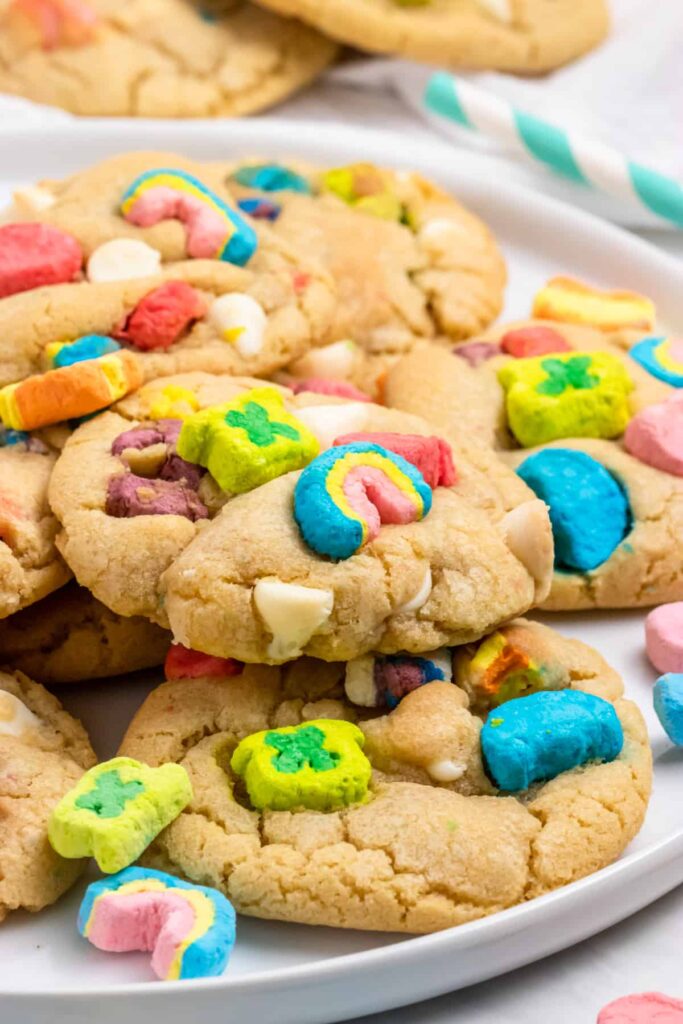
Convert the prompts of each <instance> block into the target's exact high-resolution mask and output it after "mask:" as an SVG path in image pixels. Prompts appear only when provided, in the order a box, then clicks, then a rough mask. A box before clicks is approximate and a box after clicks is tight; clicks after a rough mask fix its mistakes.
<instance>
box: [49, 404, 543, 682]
mask: <svg viewBox="0 0 683 1024" xmlns="http://www.w3.org/2000/svg"><path fill="white" fill-rule="evenodd" d="M247 397H249V396H245V398H247ZM256 398H257V396H256V393H255V392H252V396H251V397H250V398H249V401H250V402H256ZM289 402H290V403H291V404H290V409H291V413H292V415H293V418H294V424H292V423H291V422H290V421H288V420H287V418H286V417H285V416H283V414H282V413H278V414H277V416H267V415H265V413H267V409H266V410H265V412H259V413H258V414H257V411H256V410H254V409H251V410H250V412H249V417H248V418H246V417H245V414H244V412H243V411H242V409H241V408H235V407H234V405H233V406H231V407H229V408H227V409H226V410H224V412H223V422H222V423H221V421H220V419H219V418H218V417H217V416H216V415H215V414H213V413H212V414H211V416H212V421H211V423H210V424H209V423H207V414H206V413H197V414H195V415H194V416H189V417H187V418H186V419H185V420H184V422H183V425H182V428H181V430H180V434H179V436H178V441H177V451H178V453H179V454H180V455H181V457H183V458H189V459H190V460H191V459H193V458H197V454H196V453H197V450H198V442H199V441H200V440H202V439H204V438H205V437H206V434H205V431H206V430H207V427H209V428H210V429H211V430H212V435H213V436H212V437H210V438H209V439H210V441H211V444H212V449H213V451H214V452H215V453H216V457H217V459H218V461H220V452H221V450H222V449H224V448H226V446H227V445H228V444H229V443H230V444H236V443H237V441H239V442H240V444H241V445H242V452H243V458H244V460H245V461H246V459H247V458H248V460H249V463H248V464H249V465H251V466H252V472H250V476H252V473H253V476H252V480H253V482H252V483H251V485H249V482H247V483H246V484H244V483H243V482H241V481H236V482H235V483H234V484H232V485H231V490H232V492H233V494H235V496H234V497H232V498H231V500H230V501H228V502H227V503H223V507H222V509H221V511H220V513H219V514H218V515H217V516H215V517H213V518H212V522H211V523H209V524H204V525H202V526H200V528H199V529H196V528H194V530H191V529H190V526H189V524H188V529H187V530H186V533H187V534H188V535H189V533H190V532H194V534H195V539H194V540H193V542H192V543H191V544H189V546H188V545H185V546H184V547H185V550H184V551H183V553H182V555H180V557H177V558H176V559H175V561H172V562H171V564H170V567H169V570H168V572H167V573H165V575H164V577H163V580H162V581H161V588H160V595H159V596H158V598H157V601H158V606H157V608H156V610H155V611H153V612H151V614H152V615H153V617H160V616H161V615H162V614H163V615H164V616H165V617H167V619H166V621H168V622H170V623H171V627H172V630H173V632H174V635H175V637H176V640H178V641H179V642H181V643H183V644H185V645H186V646H188V647H191V648H193V649H197V650H202V651H204V652H205V653H208V654H212V655H215V656H218V657H236V658H239V659H242V660H246V661H256V662H267V663H273V662H281V661H285V660H289V659H291V658H293V657H296V656H297V655H298V654H301V653H310V654H315V656H317V657H322V658H324V659H325V660H328V659H329V660H336V659H339V658H351V657H355V656H357V655H359V654H362V653H365V652H366V651H368V650H371V649H373V648H376V649H378V650H382V651H386V652H387V653H391V652H393V651H396V650H401V649H404V648H408V649H411V650H414V651H420V650H423V649H425V648H428V649H429V648H432V647H434V646H435V645H438V644H439V643H445V642H451V643H454V642H456V640H460V641H464V640H468V639H472V638H475V637H476V636H478V635H481V634H482V633H483V632H486V631H487V629H490V628H492V627H493V625H495V624H497V623H498V622H501V621H503V620H505V619H507V618H509V617H510V616H511V615H515V614H517V613H518V612H520V611H522V610H523V609H524V608H528V607H530V606H531V605H532V604H533V603H534V602H535V601H537V600H540V599H542V595H543V594H544V592H545V589H546V587H547V585H548V569H549V566H550V563H551V561H552V542H551V538H550V533H549V530H548V521H547V517H546V511H545V509H544V507H543V505H542V504H540V503H539V502H537V501H534V500H533V499H532V498H531V492H530V491H528V490H527V489H526V487H525V486H523V487H522V488H520V486H519V485H520V483H521V481H519V480H518V479H515V476H514V475H513V474H511V473H509V472H507V471H506V470H503V472H502V473H501V469H502V467H501V465H500V463H499V462H497V460H496V458H495V456H494V455H493V454H492V453H490V452H487V450H486V449H485V448H482V447H481V446H479V445H477V444H476V443H472V442H470V441H469V440H468V439H466V438H463V437H461V436H457V437H449V438H448V439H445V438H444V437H441V438H439V437H436V436H434V435H433V434H431V433H430V431H429V427H428V426H427V424H426V423H425V422H424V421H422V420H420V419H418V418H416V417H409V416H406V415H405V414H403V413H397V412H396V411H392V410H387V409H385V408H383V407H380V406H376V405H373V404H372V403H367V402H363V403H361V402H345V401H343V400H338V399H334V398H332V397H329V396H324V395H319V394H310V393H309V394H300V395H298V396H296V399H293V400H292V399H290V400H289ZM304 403H305V404H304ZM257 404H260V403H257ZM236 413H237V415H235V414H236ZM352 422H353V426H354V428H355V429H353V430H349V429H348V428H349V427H350V426H351V424H352ZM305 427H307V428H308V429H310V430H311V431H312V433H313V434H314V435H315V437H316V439H317V441H318V445H319V454H316V455H315V456H312V455H310V454H308V455H307V454H306V453H305V452H304V451H303V446H304V445H305V444H306V443H307V442H306V432H305V430H304V428H305ZM227 428H232V430H230V429H227ZM92 429H94V428H92ZM292 429H293V430H294V431H295V432H296V433H298V435H299V436H298V438H296V439H295V438H294V437H291V439H288V438H287V435H288V434H290V433H291V431H292ZM235 430H237V438H236V439H235V440H234V441H232V440H231V438H232V436H233V434H234V432H235ZM243 432H246V434H247V435H248V439H249V445H247V446H246V447H245V446H244V443H243V442H244V441H245V436H244V433H243ZM287 441H288V442H289V448H290V450H291V453H292V456H293V457H294V456H295V457H297V458H298V459H299V464H298V466H297V465H295V464H294V463H293V462H292V461H290V462H289V464H288V465H286V466H283V468H282V469H281V470H280V474H282V475H278V473H277V464H276V463H277V460H276V455H277V452H278V451H279V450H280V449H281V448H282V447H283V446H284V449H285V450H286V449H287V443H286V442H287ZM226 450H227V449H226ZM74 451H75V449H74ZM269 452H272V453H273V455H272V458H271V457H270V456H269V454H268V453H269ZM207 462H210V459H206V460H205V462H204V464H206V463H207ZM264 462H265V467H264V466H263V464H264ZM227 465H228V467H230V466H231V463H230V461H228V463H227ZM237 465H238V466H239V468H240V472H241V474H242V476H244V466H245V462H240V463H237ZM262 467H263V469H265V472H262ZM209 469H210V473H211V474H213V472H214V470H211V466H210V465H209ZM288 470H290V471H288ZM216 471H218V470H216ZM257 473H258V474H260V475H256V474H257ZM57 479H59V477H58V478H57ZM213 479H214V480H215V477H214V478H213ZM259 481H262V482H261V483H260V485H258V486H255V484H258V482H259ZM124 485H125V480H124V481H123V483H122V484H121V485H116V486H124ZM55 486H57V484H55ZM203 486H204V487H206V486H209V483H208V482H206V481H205V483H204V484H203ZM201 487H202V484H200V494H201ZM55 501H56V502H57V501H58V499H57V498H55ZM206 518H209V516H207V517H206ZM80 521H81V523H83V522H85V519H84V517H81V520H80ZM62 522H63V523H64V525H65V532H66V533H67V534H71V536H72V537H73V536H74V532H73V526H74V525H76V522H77V520H76V519H72V521H71V523H69V518H68V513H67V512H66V509H65V508H63V509H62ZM93 522H94V521H93ZM70 527H71V528H70ZM134 529H135V527H131V528H129V529H128V533H129V534H132V532H133V530H134ZM169 529H170V524H169ZM60 543H61V541H60ZM63 548H64V550H65V551H66V557H67V560H68V561H69V562H70V564H71V565H75V558H76V557H77V555H76V552H75V550H74V551H73V552H72V553H70V552H69V551H68V550H67V547H65V546H64V545H63ZM76 571H77V575H78V573H79V571H80V569H79V570H76ZM217 573H218V574H220V576H221V580H222V582H219V579H218V576H217V575H216V574H217ZM503 577H504V578H505V580H506V585H505V586H503V587H499V586H498V583H497V582H496V581H499V580H500V579H501V578H503ZM475 579H476V581H477V582H476V584H475V582H474V581H475ZM129 590H130V588H129V587H127V588H126V593H128V592H129ZM455 595H458V597H457V599H456V597H455ZM451 603H452V607H453V608H456V607H457V609H458V611H457V612H450V611H449V610H448V607H449V606H450V605H451ZM150 607H151V604H150ZM465 608H466V609H467V611H466V612H465V611H464V610H465ZM147 614H150V612H147ZM210 622H211V626H209V623H210Z"/></svg>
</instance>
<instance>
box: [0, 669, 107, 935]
mask: <svg viewBox="0 0 683 1024" xmlns="http://www.w3.org/2000/svg"><path fill="white" fill-rule="evenodd" d="M94 763H95V755H94V753H93V751H92V748H91V746H90V743H89V741H88V737H87V736H86V733H85V730H84V729H83V727H82V726H81V724H80V722H77V721H76V719H74V718H72V717H71V715H69V714H67V713H66V711H64V710H63V708H62V706H61V704H60V703H59V701H58V700H57V699H56V698H55V697H53V696H52V695H51V694H49V693H48V692H47V690H44V689H43V687H42V686H39V685H38V683H34V682H32V681H31V680H30V679H29V678H28V677H27V676H25V675H24V674H23V673H22V672H10V671H9V670H6V671H3V672H0V849H2V877H0V921H1V920H2V919H3V918H4V917H5V915H6V914H7V913H8V911H10V910H17V909H19V908H24V909H25V910H31V911H36V910H42V908H43V907H46V906H48V905H49V904H50V903H54V902H55V900H57V899H59V897H60V896H61V895H62V894H63V893H64V892H66V890H67V889H69V888H70V887H71V886H72V885H73V883H74V882H75V881H76V879H77V878H78V877H79V876H80V875H81V873H82V871H83V869H84V867H85V862H84V861H83V860H65V859H64V858H63V857H60V856H59V855H58V854H57V853H56V852H55V851H54V850H53V849H52V847H51V846H50V843H49V842H48V835H47V823H48V819H49V817H50V814H51V813H52V810H53V808H54V806H55V804H57V803H58V802H59V800H60V799H61V798H62V796H63V795H64V794H65V793H66V792H67V790H69V789H71V787H72V786H74V785H76V783H77V782H78V780H79V779H80V778H81V776H82V775H83V773H84V772H85V771H86V769H88V768H90V767H91V765H93V764H94Z"/></svg>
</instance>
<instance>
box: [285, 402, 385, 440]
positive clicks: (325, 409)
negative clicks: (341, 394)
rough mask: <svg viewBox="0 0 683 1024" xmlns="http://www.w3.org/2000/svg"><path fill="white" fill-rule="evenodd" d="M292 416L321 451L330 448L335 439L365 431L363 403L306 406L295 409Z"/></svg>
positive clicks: (366, 412)
mask: <svg viewBox="0 0 683 1024" xmlns="http://www.w3.org/2000/svg"><path fill="white" fill-rule="evenodd" d="M294 415H295V416H296V418H297V419H298V420H301V422H302V423H304V424H305V425H306V426H307V427H308V429H309V430H312V431H313V433H314V434H315V436H316V437H317V438H318V441H319V442H320V447H321V449H324V448H330V447H331V446H332V442H333V441H334V439H335V438H336V437H341V435H342V434H355V433H358V431H360V430H364V429H365V423H366V421H367V416H368V408H367V405H366V404H365V402H344V403H341V402H340V403H339V404H338V405H307V406H305V407H304V408H302V409H295V410H294Z"/></svg>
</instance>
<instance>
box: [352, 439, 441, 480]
mask: <svg viewBox="0 0 683 1024" xmlns="http://www.w3.org/2000/svg"><path fill="white" fill-rule="evenodd" d="M356 441H367V442H368V443H369V444H379V445H381V446H382V448H386V449H387V451H390V452H393V453H394V454H395V455H400V456H401V457H402V458H404V459H405V460H406V462H410V463H412V465H413V466H415V468H416V469H419V470H420V472H421V473H422V476H423V477H424V478H425V483H427V484H429V486H430V487H431V489H432V490H434V488H435V487H452V486H453V484H454V483H455V482H456V480H457V474H456V471H455V466H454V465H453V453H452V451H451V446H450V445H449V444H447V442H446V441H444V440H443V438H441V437H433V436H432V437H423V436H422V435H421V434H392V433H389V432H384V431H377V432H372V431H361V432H359V433H356V434H344V435H343V436H341V437H336V438H335V439H334V445H335V447H337V446H338V445H342V444H354V443H355V442H356Z"/></svg>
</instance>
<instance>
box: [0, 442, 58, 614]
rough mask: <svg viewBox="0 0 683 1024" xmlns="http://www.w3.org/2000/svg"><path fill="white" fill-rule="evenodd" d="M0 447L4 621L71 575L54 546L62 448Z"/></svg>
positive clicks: (0, 584)
mask: <svg viewBox="0 0 683 1024" xmlns="http://www.w3.org/2000/svg"><path fill="white" fill-rule="evenodd" d="M39 447H40V450H37V451H29V450H27V447H26V445H25V444H19V445H6V446H5V447H0V619H3V618H6V616H8V615H12V614H13V613H14V612H17V611H19V610H20V609H22V608H25V607H27V606H28V605H31V604H33V603H34V602H35V601H39V600H40V599H41V598H42V597H45V596H46V595H47V594H49V593H51V592H52V591H53V590H56V589H57V588H58V587H61V586H62V584H64V583H66V581H67V580H68V579H69V576H70V575H71V574H70V572H69V570H68V568H67V566H66V565H65V563H64V561H63V560H62V558H61V556H60V554H59V552H58V551H57V548H56V546H55V536H56V534H57V531H58V529H59V523H58V522H57V520H56V518H55V516H54V515H53V513H52V511H51V509H50V506H49V504H48V500H47V491H48V484H49V481H50V476H51V474H52V470H53V468H54V465H55V460H56V458H57V452H56V451H53V450H51V449H50V448H48V446H47V445H45V444H43V443H40V442H39Z"/></svg>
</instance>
